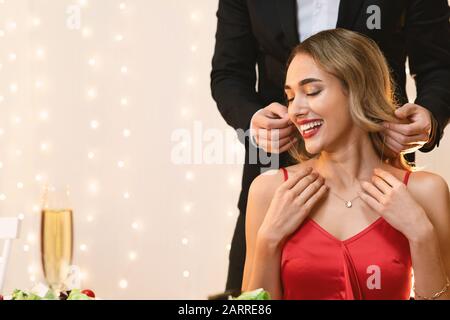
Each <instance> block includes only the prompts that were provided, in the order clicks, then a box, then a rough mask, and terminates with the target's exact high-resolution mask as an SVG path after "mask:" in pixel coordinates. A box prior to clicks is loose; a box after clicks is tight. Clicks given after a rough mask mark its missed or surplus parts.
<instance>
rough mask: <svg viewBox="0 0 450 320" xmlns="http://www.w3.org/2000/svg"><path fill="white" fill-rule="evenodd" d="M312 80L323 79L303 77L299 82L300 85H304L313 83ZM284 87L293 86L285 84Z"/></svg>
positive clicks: (287, 88) (318, 80)
mask: <svg viewBox="0 0 450 320" xmlns="http://www.w3.org/2000/svg"><path fill="white" fill-rule="evenodd" d="M311 82H322V80H320V79H316V78H306V79H303V80H302V81H300V82H299V83H298V85H299V86H300V87H301V86H304V85H306V84H308V83H311ZM284 89H286V90H290V89H291V87H290V86H288V85H285V86H284Z"/></svg>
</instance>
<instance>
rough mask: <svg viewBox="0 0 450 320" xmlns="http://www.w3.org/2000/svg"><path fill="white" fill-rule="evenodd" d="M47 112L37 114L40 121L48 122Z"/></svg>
mask: <svg viewBox="0 0 450 320" xmlns="http://www.w3.org/2000/svg"><path fill="white" fill-rule="evenodd" d="M48 117H49V116H48V111H47V110H42V111H41V112H39V119H40V120H42V121H47V120H48Z"/></svg>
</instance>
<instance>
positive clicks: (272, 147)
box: [257, 137, 298, 153]
mask: <svg viewBox="0 0 450 320" xmlns="http://www.w3.org/2000/svg"><path fill="white" fill-rule="evenodd" d="M297 141H298V139H297V138H296V137H293V138H292V137H287V138H285V139H283V140H282V141H280V144H277V143H276V142H274V141H270V140H265V139H259V140H258V141H257V143H258V145H259V146H260V147H261V148H262V149H263V150H264V151H265V152H268V153H283V152H285V151H287V150H289V148H291V147H292V146H293V145H294V144H295V143H297ZM263 146H264V147H263Z"/></svg>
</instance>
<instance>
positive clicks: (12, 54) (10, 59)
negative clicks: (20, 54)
mask: <svg viewBox="0 0 450 320" xmlns="http://www.w3.org/2000/svg"><path fill="white" fill-rule="evenodd" d="M8 57H9V61H11V62H14V61H16V60H17V54H15V53H14V52H12V53H10V54H9V56H8Z"/></svg>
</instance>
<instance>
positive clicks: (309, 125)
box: [297, 119, 324, 139]
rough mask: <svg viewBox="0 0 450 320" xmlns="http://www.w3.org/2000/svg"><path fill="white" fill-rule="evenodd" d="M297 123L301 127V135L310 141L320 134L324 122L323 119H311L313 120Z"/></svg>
mask: <svg viewBox="0 0 450 320" xmlns="http://www.w3.org/2000/svg"><path fill="white" fill-rule="evenodd" d="M297 123H298V124H299V125H300V133H301V134H302V136H303V138H304V139H309V138H312V137H313V136H315V135H316V134H317V133H318V132H319V130H320V128H321V127H322V125H323V123H324V121H323V120H321V119H311V120H300V121H298V122H297Z"/></svg>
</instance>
